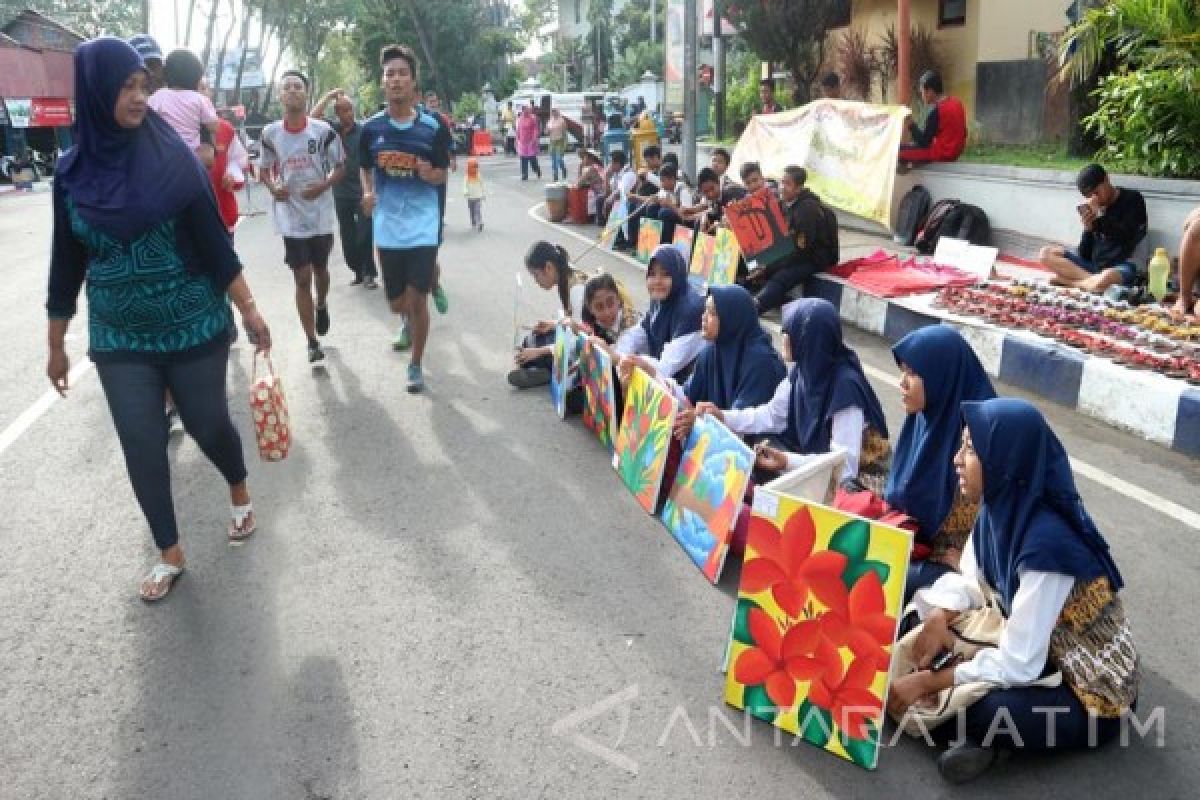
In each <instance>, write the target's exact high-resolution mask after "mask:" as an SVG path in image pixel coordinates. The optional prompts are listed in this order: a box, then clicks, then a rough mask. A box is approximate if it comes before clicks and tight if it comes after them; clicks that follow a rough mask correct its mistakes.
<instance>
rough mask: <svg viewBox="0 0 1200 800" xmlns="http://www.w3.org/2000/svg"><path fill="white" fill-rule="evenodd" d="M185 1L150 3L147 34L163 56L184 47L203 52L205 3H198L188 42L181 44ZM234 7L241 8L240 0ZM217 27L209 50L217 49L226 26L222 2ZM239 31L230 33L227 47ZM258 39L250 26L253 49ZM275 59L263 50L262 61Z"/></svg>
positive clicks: (155, 0)
mask: <svg viewBox="0 0 1200 800" xmlns="http://www.w3.org/2000/svg"><path fill="white" fill-rule="evenodd" d="M188 2H189V0H150V31H149V33H150V35H151V36H153V37H154V40H155V41H156V42H158V46H159V47H161V48H162V50H163V52H164V53H167V52H169V51H170V50H173V49H174V48H176V47H188V48H190V49H191V50H193V51H194V52H196V53H199V52H200V51H201V50H203V49H204V29H205V25H207V23H208V9H209V3H207V2H205V0H198V2H197V4H196V5H197V8H196V16H195V17H194V18H193V19H192V35H191V38H190V39H189V40H188V41H186V42H185V41H183V35H184V28H185V26H186V25H187V9H188ZM236 5H237V7H238V9H239V10H240V9H241V8H242V7H243V6H242V3H241V2H240V0H237V2H236ZM218 12H219V13H218V16H217V25H216V29H215V31H214V33H213V39H214V40H215V42H214V45H213V47H214V48H218V49H219V48H220V41H221V39H222V38H223V37H224V36H225V30H226V29H227V28H228V27H229V21H230V18H229V3H228V2H226V1H225V0H219V2H218ZM240 32H241V30H240V28H239V29H238V30H235V31H234V32H233V36H232V37H231V42H230V46H231V47H232V46H234V44H235V40H236V39H237V36H238V34H239V33H240ZM256 36H258V26H256V25H251V26H250V45H251V46H252V47H253V46H254V45H256V44H257V43H258V42H257V40H256V39H255V37H256ZM274 56H275V48H274V47H273V46H268V47H267V52H266V54H265V58H264V62H265V63H268V64H269V63H270V59H272V58H274Z"/></svg>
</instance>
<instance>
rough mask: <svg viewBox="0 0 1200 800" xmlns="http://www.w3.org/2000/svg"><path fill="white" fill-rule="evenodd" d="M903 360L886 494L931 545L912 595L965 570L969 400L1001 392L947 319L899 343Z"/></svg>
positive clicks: (969, 517) (916, 570)
mask: <svg viewBox="0 0 1200 800" xmlns="http://www.w3.org/2000/svg"><path fill="white" fill-rule="evenodd" d="M892 353H893V355H895V357H896V363H897V364H898V365H899V367H900V372H901V377H900V392H901V395H902V397H903V400H904V410H905V412H906V413H907V414H908V416H907V417H905V419H904V427H903V428H902V429H901V430H900V438H899V440H897V442H896V449H895V451H894V452H893V453H892V470H891V473H890V474H889V475H888V482H887V488H886V490H885V491H884V498H885V499H886V500H887V502H888V504H889V505H890V506H891V507H893V508H895V509H897V510H899V511H903V512H904V513H905V514H908V515H909V516H910V517H912V518H913V519H915V520H916V522H917V525H918V528H917V534H916V542H917V544H918V545H924V546H925V547H927V548H929V549H930V552H929V555H928V558H927V559H925V560H914V561H913V562H912V565H911V566H910V567H909V572H908V581H907V583H906V584H905V589H904V593H905V602H906V603H907V601H908V600H909V599H911V598H912V595H913V593H915V592H916V591H917V589H920V588H922V587H925V586H928V585H929V584H931V583H932V582H933V581H935V580H937V578H938V577H940V576H941V575H942V574H944V573H945V572H948V571H950V570H952V569H957V567H958V559H959V555H960V553H961V552H962V549H963V545H964V544H965V543H966V541H967V536H968V535H969V534H970V533H971V526H972V525H974V523H975V514H976V512H978V510H979V506H978V504H977V503H974V502H971V501H970V500H967V498H965V497H963V495H962V493H961V492H959V490H958V476H957V475H956V474H955V472H954V453H955V451H956V450H957V449H958V433H959V429H960V426H961V422H962V412H961V410H960V409H961V408H962V404H963V403H964V402H967V401H978V400H990V399H991V398H993V397H995V396H996V390H995V389H993V388H992V382H991V381H990V380H989V379H988V376H987V373H986V372H984V369H983V365H982V364H980V363H979V359H978V358H977V357H976V355H975V351H974V350H972V349H971V346H970V345H969V344H967V341H966V339H964V338H963V337H962V335H961V334H960V333H959V332H958V331H956V330H955V329H954V328H951V327H949V326H947V325H929V326H927V327H924V328H921V329H919V330H916V331H913V332H912V333H910V334H908V335H907V336H905V337H904V338H903V339H901V340H900V341H899V342H897V343H896V346H895V347H893V348H892Z"/></svg>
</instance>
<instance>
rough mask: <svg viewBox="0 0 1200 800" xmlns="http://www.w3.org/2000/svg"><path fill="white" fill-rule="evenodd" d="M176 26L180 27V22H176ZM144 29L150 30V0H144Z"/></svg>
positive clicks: (147, 31)
mask: <svg viewBox="0 0 1200 800" xmlns="http://www.w3.org/2000/svg"><path fill="white" fill-rule="evenodd" d="M175 26H176V27H178V26H179V23H178V22H176V23H175ZM142 30H143V31H145V32H146V33H149V32H150V0H142Z"/></svg>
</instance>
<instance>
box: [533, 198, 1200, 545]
mask: <svg viewBox="0 0 1200 800" xmlns="http://www.w3.org/2000/svg"><path fill="white" fill-rule="evenodd" d="M540 205H542V204H540V203H539V204H538V205H534V206H532V207H530V209H529V211H528V214H529V216H530V218H531V219H535V220H537V221H538V222H540V223H542V224H543V225H549V226H550V227H552V228H554V230H556V231H557V232H559V233H561V234H565V235H567V236H571V237H573V238H575V239H577V240H579V241H581V242H585V243H587V244H589V245H591V244H594V243H595V240H593V239H589V238H587V237H586V236H584V235H583V234H580V233H578V232H576V231H573V230H569V229H564V228H563V227H562V226H560V225H556V224H555V223H553V222H551V221H550V220H548V219H544V218H543V217H541V216H539V215H538V214H537V213H536V211H537V209H538V207H539V206H540ZM597 250H598V251H600V252H604V253H608V254H609V255H614V256H617V257H618V258H622V259H624V260H625V261H627V262H629V263H630V264H633V265H635V266H637V267H640V268H641V269H642V270H645V269H646V267H645V265H644V264H642V263H641V262H640V261H637V260H636V259H632V258H629V257H628V256H626V255H625V254H623V253H614V252H613V251H611V250H603V249H601V248H597ZM768 324H771V325H772V327H777V326H774V325H773V323H768ZM863 371H864V372H866V373H867V374H868V375H870V376H871V377H873V378H875V379H876V380H878V381H882V382H883V383H886V384H888V385H889V386H893V387H897V388H898V387H899V386H900V379H899V378H897V377H896V376H895V375H892V374H890V373H888V372H884V371H883V370H881V369H876V368H875V367H872V366H871V365H870V364H863ZM1071 469H1073V470H1074V471H1075V473H1076V474H1077V475H1079V476H1082V477H1084V478H1087V479H1088V480H1089V481H1092V482H1093V483H1098V484H1100V485H1101V486H1103V487H1104V488H1106V489H1109V490H1111V491H1114V492H1116V493H1117V494H1120V495H1123V496H1124V497H1127V498H1129V499H1130V500H1134V501H1136V502H1138V503H1141V504H1142V505H1144V506H1146V507H1147V508H1149V509H1151V510H1152V511H1157V512H1158V513H1160V514H1163V515H1165V516H1167V517H1170V518H1171V519H1173V520H1175V521H1176V522H1179V523H1181V524H1183V525H1186V526H1188V527H1189V528H1191V529H1193V530H1200V514H1198V513H1196V512H1195V511H1192V510H1191V509H1189V508H1184V507H1183V506H1181V505H1179V504H1178V503H1173V502H1171V501H1170V500H1167V499H1166V498H1165V497H1159V496H1158V495H1156V494H1154V492H1151V491H1148V490H1146V489H1143V488H1142V487H1140V486H1136V485H1134V484H1132V483H1129V482H1128V481H1124V480H1121V479H1120V478H1118V477H1117V476H1115V475H1110V474H1108V473H1107V472H1105V471H1104V470H1102V469H1100V468H1098V467H1093V466H1092V465H1091V464H1089V463H1087V462H1086V461H1080V460H1079V459H1078V458H1074V457H1071Z"/></svg>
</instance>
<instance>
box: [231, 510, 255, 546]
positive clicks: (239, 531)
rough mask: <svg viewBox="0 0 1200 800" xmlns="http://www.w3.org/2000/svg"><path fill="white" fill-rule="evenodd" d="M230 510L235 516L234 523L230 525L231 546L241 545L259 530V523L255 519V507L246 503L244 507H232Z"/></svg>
mask: <svg viewBox="0 0 1200 800" xmlns="http://www.w3.org/2000/svg"><path fill="white" fill-rule="evenodd" d="M229 508H230V513H231V514H232V515H233V521H232V522H231V523H230V525H229V541H230V543H231V544H240V543H242V542H244V541H246V540H247V539H249V538H250V537H251V536H252V535H254V531H256V530H258V521H257V520H255V518H254V506H253V505H252V504H250V503H246V505H244V506H230V507H229Z"/></svg>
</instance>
